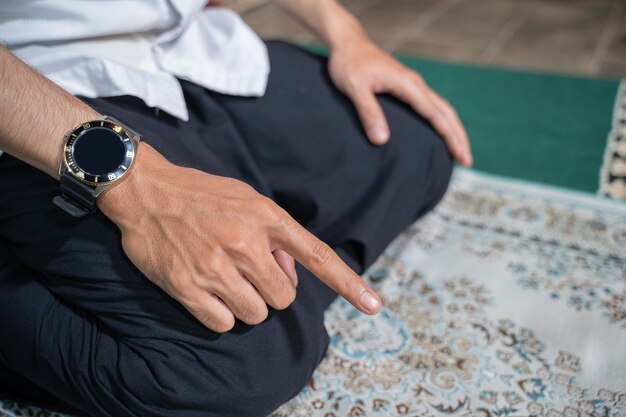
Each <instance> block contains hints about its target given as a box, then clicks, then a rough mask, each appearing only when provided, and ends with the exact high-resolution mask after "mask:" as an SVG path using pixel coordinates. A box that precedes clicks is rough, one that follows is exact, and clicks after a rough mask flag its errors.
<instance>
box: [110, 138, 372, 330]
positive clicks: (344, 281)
mask: <svg viewBox="0 0 626 417" xmlns="http://www.w3.org/2000/svg"><path fill="white" fill-rule="evenodd" d="M135 164H136V165H135V166H134V167H133V170H132V171H131V172H130V173H129V174H130V175H129V176H128V178H127V179H126V180H125V181H124V182H122V183H121V184H119V185H118V186H116V187H114V188H112V189H111V190H109V191H108V192H106V193H105V194H104V195H102V196H101V197H100V199H99V200H98V205H99V207H100V209H101V210H102V212H103V213H104V214H105V215H106V216H107V217H109V218H110V219H111V220H113V221H114V222H115V223H116V224H117V225H118V227H119V228H120V230H121V231H122V244H123V247H124V251H125V252H126V254H127V255H128V257H129V258H130V260H131V261H132V262H133V264H134V265H135V266H137V268H139V270H141V272H142V273H143V274H144V275H145V276H146V277H147V278H149V279H150V280H152V281H153V282H154V283H155V284H156V285H158V286H159V287H161V288H162V289H163V290H164V291H166V292H167V293H168V294H169V295H171V296H172V297H173V298H175V299H176V300H178V301H179V302H180V303H182V304H183V305H184V306H185V308H187V310H189V311H190V312H191V313H192V314H193V315H194V316H195V317H196V318H197V319H198V320H199V321H200V322H202V323H203V324H204V325H205V326H206V327H208V328H210V329H212V330H214V331H216V332H225V331H228V330H230V329H231V328H232V327H233V325H234V323H235V318H239V319H240V320H242V321H243V322H245V323H248V324H258V323H260V322H262V321H263V320H264V319H265V318H266V317H267V314H268V310H267V305H270V306H272V307H274V308H276V309H284V308H286V307H288V306H289V305H290V304H291V303H292V302H293V300H294V298H295V296H296V285H297V277H296V273H295V268H294V266H293V258H295V259H297V260H298V261H299V262H300V263H302V265H303V266H304V267H306V268H307V269H309V270H310V271H311V272H312V273H313V274H314V275H316V276H317V277H318V278H319V279H321V280H322V281H324V282H325V283H326V284H327V285H329V286H330V287H331V288H333V289H334V290H335V291H337V292H338V293H339V294H340V295H342V296H343V297H345V298H346V299H347V300H348V301H349V302H350V303H352V304H353V305H354V306H355V307H357V308H358V309H359V310H361V311H363V312H364V313H368V314H374V313H376V312H378V310H379V309H380V307H381V303H380V299H379V298H378V296H377V295H376V294H375V293H374V292H373V291H372V290H371V289H370V288H369V287H368V286H367V285H366V284H365V283H364V282H363V280H362V279H361V278H360V277H359V276H358V275H357V274H356V273H354V271H352V270H351V269H350V268H349V267H348V266H347V265H346V264H345V263H344V262H343V261H342V260H341V259H340V258H339V257H338V256H337V254H336V253H335V252H334V251H333V250H332V249H331V248H330V247H329V246H328V245H326V244H325V243H323V242H322V241H320V240H318V239H317V238H316V237H315V236H313V235H312V234H311V233H309V232H308V231H307V230H306V229H304V228H303V227H302V226H300V225H299V224H298V223H297V222H296V221H295V220H294V219H292V218H291V217H290V216H289V215H288V214H287V213H286V212H285V211H284V210H283V209H281V208H280V207H279V206H278V205H276V204H275V203H274V202H273V201H272V200H270V199H268V198H266V197H264V196H262V195H261V194H259V193H258V192H256V191H255V190H254V189H253V188H252V187H250V186H249V185H247V184H245V183H243V182H241V181H238V180H235V179H231V178H225V177H219V176H215V175H209V174H206V173H204V172H201V171H198V170H195V169H191V168H182V167H178V166H176V165H173V164H171V163H170V162H168V161H167V160H166V159H165V158H163V157H162V156H161V155H160V154H159V153H158V152H156V151H155V150H154V149H152V148H151V147H150V146H149V145H147V144H146V143H142V144H141V145H140V149H139V151H138V153H137V160H136V161H135ZM291 256H293V258H292V257H291Z"/></svg>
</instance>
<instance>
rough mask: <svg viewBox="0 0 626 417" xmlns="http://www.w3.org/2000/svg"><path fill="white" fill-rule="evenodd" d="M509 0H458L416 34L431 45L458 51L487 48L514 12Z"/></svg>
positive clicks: (512, 2) (514, 9) (514, 8)
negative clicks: (440, 45) (448, 47)
mask: <svg viewBox="0 0 626 417" xmlns="http://www.w3.org/2000/svg"><path fill="white" fill-rule="evenodd" d="M515 3H516V2H514V1H512V0H462V1H460V2H458V3H457V4H456V5H455V6H453V7H452V8H451V9H450V10H448V11H447V13H444V14H443V15H442V16H440V17H439V18H437V19H435V20H434V21H432V22H431V24H430V25H429V26H428V27H427V28H426V29H425V30H424V31H423V32H422V33H420V34H419V36H420V38H423V39H427V40H429V41H431V42H436V43H439V44H444V45H448V46H451V47H453V46H456V47H459V48H462V49H482V48H485V47H487V45H489V44H490V43H491V41H492V40H493V39H494V37H495V36H496V35H497V34H498V33H499V32H500V30H501V29H502V27H503V26H504V25H505V24H506V22H507V21H508V20H509V19H510V18H511V16H512V15H513V14H514V13H515V12H516V6H515Z"/></svg>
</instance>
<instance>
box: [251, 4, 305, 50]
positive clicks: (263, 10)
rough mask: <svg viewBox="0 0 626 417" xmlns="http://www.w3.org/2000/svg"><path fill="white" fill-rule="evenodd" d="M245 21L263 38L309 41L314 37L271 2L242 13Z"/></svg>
mask: <svg viewBox="0 0 626 417" xmlns="http://www.w3.org/2000/svg"><path fill="white" fill-rule="evenodd" d="M243 18H244V20H245V21H246V23H248V24H249V25H250V27H251V28H252V29H254V31H255V32H256V33H258V34H259V36H260V37H261V38H263V39H282V40H289V41H292V42H296V43H298V42H311V41H313V40H315V37H314V35H313V34H312V33H310V32H309V31H308V30H307V29H306V28H304V26H302V25H301V24H300V23H299V22H297V21H296V20H295V19H293V18H292V17H291V16H289V15H287V14H286V13H285V12H283V11H282V10H281V9H279V8H278V7H277V6H275V5H273V4H267V5H265V6H262V7H260V8H258V9H255V10H252V11H251V12H249V13H246V14H244V15H243Z"/></svg>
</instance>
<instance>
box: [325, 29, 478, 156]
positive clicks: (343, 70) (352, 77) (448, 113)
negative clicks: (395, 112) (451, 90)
mask: <svg viewBox="0 0 626 417" xmlns="http://www.w3.org/2000/svg"><path fill="white" fill-rule="evenodd" d="M328 70H329V72H330V76H331V78H332V80H333V82H334V83H335V85H336V86H337V88H339V89H340V90H341V91H342V92H343V93H344V94H346V95H347V96H348V97H349V98H350V99H351V100H352V102H353V103H354V105H355V107H356V109H357V112H358V113H359V117H360V119H361V122H362V123H363V127H364V129H365V132H366V133H367V136H368V138H369V140H370V141H371V142H372V143H373V144H376V145H382V144H384V143H386V142H387V141H388V140H389V136H390V131H389V125H388V124H387V121H386V119H385V115H384V113H383V110H382V109H381V107H380V105H379V104H378V101H377V100H376V96H375V95H376V94H379V93H390V94H392V95H394V96H396V97H397V98H398V99H400V100H402V101H404V102H405V103H407V104H408V105H410V106H411V107H412V108H413V110H415V112H417V113H419V114H420V115H421V116H422V117H424V118H425V119H426V120H428V121H429V122H430V123H431V124H432V126H433V127H434V128H435V130H436V131H437V132H439V134H440V135H441V136H442V137H443V139H444V141H445V142H446V145H447V146H448V149H450V152H451V153H452V155H453V156H454V157H455V158H456V159H457V160H458V161H459V162H460V163H462V164H463V165H466V166H470V165H471V164H472V153H471V151H470V144H469V139H468V137H467V133H466V132H465V129H464V128H463V125H462V124H461V120H460V119H459V117H458V115H457V113H456V111H455V110H454V108H453V107H452V106H451V105H450V104H449V103H448V102H447V101H446V100H445V99H443V98H442V97H441V96H439V94H437V93H436V92H435V91H433V90H432V89H430V87H428V85H426V83H425V82H424V80H423V79H422V77H421V76H420V75H419V74H417V73H416V72H414V71H412V70H410V69H409V68H407V67H405V66H404V65H402V64H401V63H400V62H398V61H397V60H396V59H395V58H393V57H392V56H391V55H389V54H387V53H386V52H384V51H382V50H381V49H380V48H379V47H377V46H376V45H374V44H373V43H372V42H371V41H370V40H369V39H368V38H367V37H366V36H365V35H363V34H361V33H360V32H359V31H357V30H355V31H353V34H352V35H351V36H349V37H347V38H345V40H344V42H342V43H338V44H337V46H336V47H335V48H334V49H333V50H332V51H331V54H330V60H329V63H328Z"/></svg>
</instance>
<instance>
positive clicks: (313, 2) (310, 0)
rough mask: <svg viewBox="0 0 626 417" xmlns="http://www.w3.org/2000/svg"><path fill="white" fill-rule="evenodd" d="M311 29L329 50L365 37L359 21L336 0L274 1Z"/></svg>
mask: <svg viewBox="0 0 626 417" xmlns="http://www.w3.org/2000/svg"><path fill="white" fill-rule="evenodd" d="M274 2H275V3H276V4H278V5H279V6H280V7H282V8H283V9H284V10H286V11H287V12H288V13H290V14H291V15H293V16H294V17H295V18H296V19H298V20H299V21H300V22H302V23H303V24H304V25H305V26H307V27H308V28H309V29H311V30H312V31H313V32H314V33H315V34H316V35H317V36H318V37H319V38H320V39H321V40H322V41H323V42H324V43H325V44H326V45H327V46H328V47H329V48H330V49H331V50H334V49H336V48H338V47H340V46H341V45H347V44H349V41H350V40H351V39H352V38H355V37H364V36H366V34H365V32H364V30H363V28H362V27H361V24H360V23H359V21H358V20H357V19H356V18H355V17H354V16H353V15H352V14H351V13H350V12H349V11H348V10H346V9H345V8H344V7H343V6H342V5H341V4H339V3H338V2H337V1H336V0H274Z"/></svg>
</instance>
